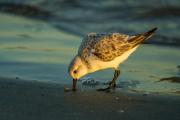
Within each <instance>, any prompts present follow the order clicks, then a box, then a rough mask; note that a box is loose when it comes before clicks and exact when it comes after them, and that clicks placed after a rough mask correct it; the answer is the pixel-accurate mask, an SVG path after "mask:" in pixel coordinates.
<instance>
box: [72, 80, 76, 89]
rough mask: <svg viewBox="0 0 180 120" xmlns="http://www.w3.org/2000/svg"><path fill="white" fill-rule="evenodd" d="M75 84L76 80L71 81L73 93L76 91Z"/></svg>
mask: <svg viewBox="0 0 180 120" xmlns="http://www.w3.org/2000/svg"><path fill="white" fill-rule="evenodd" d="M76 84H77V79H73V86H72V90H73V91H76Z"/></svg>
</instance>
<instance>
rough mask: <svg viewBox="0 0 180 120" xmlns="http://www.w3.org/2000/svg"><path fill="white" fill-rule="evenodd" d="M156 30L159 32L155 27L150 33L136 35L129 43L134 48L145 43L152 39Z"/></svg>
mask: <svg viewBox="0 0 180 120" xmlns="http://www.w3.org/2000/svg"><path fill="white" fill-rule="evenodd" d="M156 30H157V28H156V27H155V28H153V29H152V30H149V31H148V32H145V33H143V34H138V35H135V36H133V37H132V38H130V39H129V40H128V42H129V43H130V44H131V45H132V47H135V46H137V45H139V44H140V43H142V42H143V41H145V40H147V39H149V38H150V37H152V36H153V34H154V33H155V31H156Z"/></svg>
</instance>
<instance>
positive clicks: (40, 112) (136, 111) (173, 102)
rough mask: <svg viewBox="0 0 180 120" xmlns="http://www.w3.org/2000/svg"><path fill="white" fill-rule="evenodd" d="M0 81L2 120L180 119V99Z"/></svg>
mask: <svg viewBox="0 0 180 120" xmlns="http://www.w3.org/2000/svg"><path fill="white" fill-rule="evenodd" d="M64 86H67V85H62V84H55V83H45V82H37V81H33V80H32V81H30V80H28V81H26V80H20V79H12V78H0V119H1V120H12V119H13V120H60V119H61V120H92V119H94V120H120V119H121V120H132V119H133V120H179V119H180V117H179V114H180V102H179V101H180V96H174V95H162V94H148V95H146V94H142V93H128V92H125V91H121V90H120V91H116V92H115V93H105V92H97V91H95V90H94V89H91V90H90V89H84V90H79V91H77V92H73V93H72V92H70V93H66V92H64V90H63V88H64Z"/></svg>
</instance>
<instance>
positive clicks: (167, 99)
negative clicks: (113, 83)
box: [0, 0, 180, 120]
mask: <svg viewBox="0 0 180 120" xmlns="http://www.w3.org/2000/svg"><path fill="white" fill-rule="evenodd" d="M155 5H156V6H155ZM178 5H180V4H179V0H162V1H159V3H158V4H156V3H154V2H152V1H146V0H144V1H142V2H136V1H134V0H126V1H120V0H117V1H116V0H110V1H109V0H103V1H97V0H96V1H95V0H94V1H93V0H91V1H89V0H86V1H74V2H73V1H71V0H70V1H66V0H60V1H59V0H51V1H49V0H33V1H30V0H8V2H7V0H1V1H0V120H180V84H179V83H180V62H179V60H180V54H179V53H180V52H179V51H180V48H179V45H180V41H179V40H180V39H179V38H180V36H179V35H180V33H179V31H180V30H179V29H180V26H179V16H180V15H179V12H177V11H179V8H180V7H179V6H178ZM153 27H158V31H157V32H156V34H155V36H154V37H152V39H149V40H148V41H145V43H147V44H143V45H141V47H140V48H139V49H138V50H137V51H136V52H135V53H133V54H132V55H131V56H130V57H129V59H128V60H127V61H125V62H124V63H123V64H121V65H120V69H121V75H120V77H119V79H118V81H117V88H116V91H115V92H110V93H106V92H98V91H96V89H97V88H99V87H101V86H104V83H105V82H107V81H109V80H111V79H112V76H113V71H112V70H111V69H108V70H102V71H98V72H96V73H93V74H89V75H87V76H86V77H90V78H93V79H94V80H95V82H97V83H98V84H97V85H90V84H83V81H79V82H78V91H77V92H65V91H64V87H71V84H72V83H71V82H72V78H71V77H70V76H69V74H68V72H67V69H68V65H69V63H70V61H71V59H72V58H73V57H74V55H75V54H76V53H77V51H78V47H79V45H80V43H81V41H82V39H83V37H84V36H85V35H86V34H87V33H89V32H97V33H107V32H121V33H125V34H130V35H134V34H139V33H142V32H145V31H147V30H149V29H151V28H153ZM85 82H86V81H85Z"/></svg>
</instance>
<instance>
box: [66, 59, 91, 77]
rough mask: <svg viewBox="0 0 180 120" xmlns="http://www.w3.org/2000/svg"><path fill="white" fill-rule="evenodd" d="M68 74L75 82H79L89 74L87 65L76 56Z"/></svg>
mask: <svg viewBox="0 0 180 120" xmlns="http://www.w3.org/2000/svg"><path fill="white" fill-rule="evenodd" d="M68 72H69V74H70V76H71V77H72V78H73V79H74V80H78V79H79V78H81V77H82V76H84V75H86V74H87V73H88V69H87V66H86V64H85V63H84V62H83V61H82V59H81V58H80V57H79V56H76V57H75V58H74V59H73V60H72V61H71V63H70V65H69V68H68Z"/></svg>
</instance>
